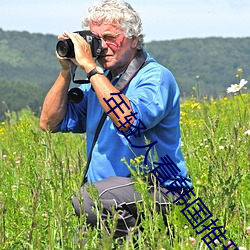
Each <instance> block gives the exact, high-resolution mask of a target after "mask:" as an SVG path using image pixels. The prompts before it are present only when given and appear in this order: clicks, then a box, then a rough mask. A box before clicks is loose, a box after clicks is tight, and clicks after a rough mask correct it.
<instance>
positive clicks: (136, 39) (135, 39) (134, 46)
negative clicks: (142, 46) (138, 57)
mask: <svg viewBox="0 0 250 250" xmlns="http://www.w3.org/2000/svg"><path fill="white" fill-rule="evenodd" d="M137 43H138V37H134V36H133V37H132V42H131V47H132V48H133V49H134V48H136V46H137Z"/></svg>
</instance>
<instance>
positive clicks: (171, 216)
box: [0, 94, 250, 250]
mask: <svg viewBox="0 0 250 250" xmlns="http://www.w3.org/2000/svg"><path fill="white" fill-rule="evenodd" d="M249 103H250V95H249V94H244V95H241V96H232V97H231V98H229V99H227V98H224V99H220V100H213V99H210V100H200V101H197V100H196V99H195V98H191V99H189V100H186V101H185V102H184V103H183V104H182V105H181V112H182V113H181V128H182V140H183V145H182V150H183V153H184V156H185V159H186V162H187V166H188V168H189V173H190V175H191V177H192V180H193V184H194V191H195V194H196V198H197V197H200V198H201V199H202V200H203V202H204V203H205V204H206V206H207V207H208V208H209V210H210V211H211V212H212V214H213V217H212V218H213V219H217V218H218V222H217V225H218V226H223V227H224V228H225V229H226V230H227V232H226V234H225V235H226V237H227V240H225V241H223V244H225V245H227V241H228V240H229V239H233V241H234V242H235V243H237V245H238V246H245V247H247V248H249V247H250V243H249V240H250V236H249V235H247V234H246V227H247V226H249V225H250V198H249V197H250V184H249V179H250V164H249V162H250V135H248V132H247V131H249V130H250V112H249V111H250V110H249ZM38 124H39V122H38V118H37V117H35V116H34V115H33V114H32V112H31V111H30V110H28V109H27V110H22V111H21V112H19V113H18V114H16V113H7V114H6V121H4V122H2V123H1V124H0V249H7V250H9V249H13V250H14V249H18V250H19V249H53V250H54V249H81V248H80V244H79V240H81V237H82V234H79V233H78V232H77V230H76V229H77V227H79V228H81V227H82V226H86V221H85V217H84V215H83V216H82V218H81V219H80V220H78V219H77V218H76V217H75V215H74V211H73V208H72V205H71V197H72V196H73V195H75V194H76V192H77V190H78V189H79V186H80V184H81V181H82V173H83V170H84V166H85V163H86V162H85V161H86V158H85V140H84V136H83V135H80V134H61V133H60V134H50V133H44V132H42V131H40V130H39V125H38ZM128 164H132V165H138V164H142V163H141V159H140V158H137V159H135V160H134V161H131V162H130V163H128ZM133 176H134V178H135V179H136V180H137V182H138V185H136V188H137V190H138V191H139V192H141V194H142V197H143V203H142V204H138V207H139V211H140V212H141V213H143V215H144V216H143V217H142V218H141V223H140V225H137V226H136V227H135V228H134V229H133V230H132V232H131V234H129V235H128V237H127V238H126V239H119V242H118V240H113V238H112V234H113V233H114V230H115V227H116V223H117V221H116V219H114V220H110V219H108V221H107V223H108V225H109V228H110V231H111V235H109V234H107V232H106V231H105V229H104V227H103V224H102V223H103V222H102V221H99V222H98V223H99V229H91V228H89V230H88V231H87V232H86V233H85V236H86V239H87V244H86V248H85V249H91V250H92V249H112V248H113V247H116V248H117V249H157V250H160V249H162V250H163V249H202V250H203V249H208V248H207V247H206V246H205V244H204V242H203V241H202V240H201V238H202V237H203V236H204V234H201V235H197V234H196V233H195V230H193V228H192V227H191V225H190V224H189V223H188V221H187V220H186V218H185V217H184V216H183V215H182V213H181V212H180V210H181V209H183V206H178V205H173V206H172V207H171V209H170V210H169V213H168V214H167V215H161V214H158V213H156V211H155V204H154V202H153V200H152V199H151V198H150V196H149V195H148V192H147V185H146V183H145V182H144V181H143V180H142V178H141V176H140V174H138V173H136V172H134V173H133ZM91 190H92V193H93V194H92V195H93V197H95V203H96V207H95V210H96V212H97V213H100V211H101V204H100V202H98V198H97V196H96V194H95V190H94V189H91ZM193 199H195V197H193ZM118 212H119V211H118ZM118 212H114V214H115V216H114V218H117V216H118ZM163 216H165V217H166V220H167V222H168V223H167V225H165V224H164V222H163V219H164V218H163ZM190 237H191V238H194V239H195V240H196V243H195V244H192V243H191V240H190ZM118 243H119V244H118ZM223 244H220V245H218V248H217V249H222V245H223Z"/></svg>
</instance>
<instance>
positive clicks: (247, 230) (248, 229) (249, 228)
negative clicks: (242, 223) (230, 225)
mask: <svg viewBox="0 0 250 250" xmlns="http://www.w3.org/2000/svg"><path fill="white" fill-rule="evenodd" d="M246 233H247V234H248V235H250V226H249V227H247V229H246Z"/></svg>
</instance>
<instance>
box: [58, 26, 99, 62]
mask: <svg viewBox="0 0 250 250" xmlns="http://www.w3.org/2000/svg"><path fill="white" fill-rule="evenodd" d="M74 33H78V34H79V35H81V36H82V37H83V38H84V39H85V40H86V41H87V43H88V44H89V45H90V48H91V52H92V56H93V57H98V56H99V55H100V54H101V52H102V40H101V39H100V38H99V37H97V36H95V35H94V34H93V33H92V32H91V31H90V30H83V31H75V32H74ZM56 51H57V53H58V55H59V56H61V57H68V58H74V57H75V51H74V44H73V43H72V41H71V40H70V39H65V40H62V41H58V43H57V45H56Z"/></svg>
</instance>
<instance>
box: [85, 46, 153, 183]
mask: <svg viewBox="0 0 250 250" xmlns="http://www.w3.org/2000/svg"><path fill="white" fill-rule="evenodd" d="M149 62H150V61H146V55H145V54H144V52H143V50H139V51H138V53H137V55H136V57H135V58H134V59H133V60H132V61H131V63H130V64H129V66H128V67H127V69H126V70H125V72H124V73H123V74H122V75H121V77H120V79H119V80H118V82H117V83H116V85H115V87H116V88H117V89H118V90H119V91H120V92H122V91H123V90H124V89H125V88H126V87H127V86H128V85H129V83H130V81H131V80H132V79H133V77H134V76H135V75H136V73H137V72H138V71H139V70H140V69H141V68H143V67H144V66H146V65H147V64H148V63H149ZM88 83H89V81H88ZM106 117H107V114H106V113H105V112H104V113H103V114H102V117H101V119H100V121H99V123H98V125H97V129H96V132H95V136H94V139H93V142H92V145H91V149H90V153H89V156H88V160H87V163H86V167H85V170H84V175H83V180H82V184H81V186H83V185H84V184H85V183H86V182H87V173H88V169H89V164H90V161H91V158H92V152H93V149H94V146H95V143H96V141H97V139H98V136H99V134H100V132H101V129H102V126H103V124H104V122H105V120H106Z"/></svg>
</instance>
